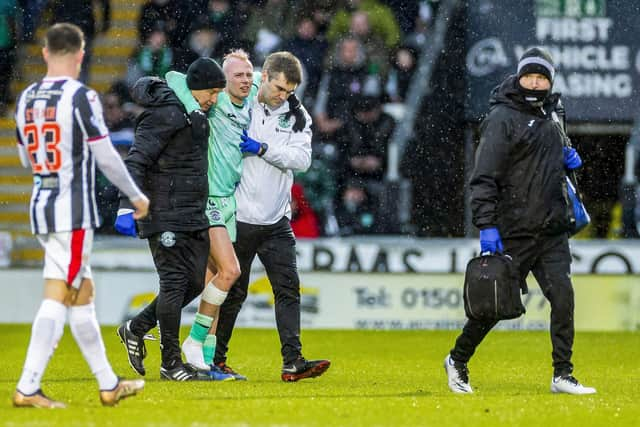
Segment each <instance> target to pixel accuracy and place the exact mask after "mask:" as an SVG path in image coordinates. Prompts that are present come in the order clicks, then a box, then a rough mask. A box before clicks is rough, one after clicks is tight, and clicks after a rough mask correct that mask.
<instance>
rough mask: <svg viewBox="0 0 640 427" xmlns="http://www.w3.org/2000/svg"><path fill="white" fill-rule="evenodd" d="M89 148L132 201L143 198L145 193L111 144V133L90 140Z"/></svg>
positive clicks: (102, 167) (103, 168)
mask: <svg viewBox="0 0 640 427" xmlns="http://www.w3.org/2000/svg"><path fill="white" fill-rule="evenodd" d="M89 149H90V150H91V152H92V153H93V155H94V156H96V163H98V167H99V168H100V170H101V171H102V173H104V176H106V177H107V179H108V180H109V181H111V183H112V184H113V185H115V186H116V187H118V189H119V190H120V191H122V192H123V193H124V194H126V196H127V197H128V198H129V200H131V201H136V200H138V199H141V198H142V197H143V196H144V195H143V194H142V191H140V189H139V188H138V186H137V185H136V184H135V182H133V179H132V178H131V175H129V171H127V167H126V166H125V165H124V162H123V161H122V158H121V157H120V155H119V154H118V152H117V151H116V150H115V148H113V144H111V138H109V135H105V136H103V137H102V138H100V139H94V140H92V141H90V142H89Z"/></svg>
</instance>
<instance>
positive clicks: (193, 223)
mask: <svg viewBox="0 0 640 427" xmlns="http://www.w3.org/2000/svg"><path fill="white" fill-rule="evenodd" d="M225 83H226V80H225V77H224V74H223V72H222V68H221V67H220V66H219V65H218V64H217V63H216V62H215V61H214V60H212V59H210V58H200V59H197V60H196V61H194V62H193V63H192V64H191V65H190V66H189V69H188V71H187V85H188V87H189V89H190V90H191V93H192V94H193V96H194V98H195V99H196V100H197V101H198V104H199V105H200V107H201V110H195V111H193V112H192V113H190V114H187V110H186V109H185V106H184V105H183V104H182V103H181V102H180V100H179V99H178V97H177V96H176V94H175V93H174V92H173V91H172V90H171V88H169V86H168V85H167V83H166V82H165V81H164V80H161V79H159V78H156V77H145V78H142V79H140V80H138V82H137V83H136V84H135V86H134V88H133V93H132V95H133V98H134V100H135V101H136V102H137V103H138V104H139V105H141V106H143V107H144V108H145V110H144V112H143V113H142V114H141V115H140V117H139V118H138V120H137V123H136V130H135V141H134V144H133V146H132V148H131V151H130V152H129V155H128V156H127V158H126V159H125V164H126V165H127V169H128V170H129V172H130V173H131V176H132V177H133V178H134V180H135V182H136V184H138V185H139V186H140V187H141V188H143V189H144V191H145V192H146V193H147V194H148V195H149V199H150V200H151V205H150V208H149V215H148V216H147V218H145V219H144V220H140V221H138V222H137V232H136V223H135V221H134V220H133V216H132V211H131V209H129V207H128V206H127V205H126V201H125V200H124V199H123V201H122V202H121V205H120V208H121V209H120V210H119V211H118V218H117V220H116V224H115V227H116V230H118V231H119V232H120V233H122V234H125V235H130V236H135V235H136V234H138V235H139V236H140V237H141V238H145V239H148V241H149V248H150V249H151V254H152V256H153V261H154V263H155V266H156V269H157V271H158V276H159V278H160V291H159V293H158V296H157V297H156V298H155V299H154V300H153V302H152V303H151V304H149V305H148V306H147V307H146V308H145V309H144V310H143V311H142V312H141V313H140V314H138V315H137V316H136V317H134V318H133V319H131V320H130V321H128V322H126V323H125V324H123V325H122V326H121V327H120V328H118V335H119V336H120V339H121V340H122V342H123V344H124V346H125V349H126V350H127V355H128V358H129V362H130V364H131V367H132V368H133V369H134V370H135V371H136V372H138V373H139V374H141V375H144V374H145V369H144V366H143V365H142V359H144V355H145V347H144V341H143V337H144V335H145V334H146V333H147V332H148V331H149V330H150V329H152V328H153V327H155V326H156V319H157V321H158V322H159V324H160V332H161V338H160V339H161V349H162V366H161V368H160V376H161V378H163V379H167V380H173V381H187V380H194V379H208V378H209V377H208V376H206V375H205V376H202V375H199V374H198V372H197V371H196V370H195V369H191V368H190V367H189V366H185V365H184V364H183V362H182V358H181V355H180V345H179V327H180V315H181V310H182V308H183V307H184V306H186V305H187V304H189V302H191V301H192V300H193V299H194V298H195V297H197V296H198V295H200V293H201V292H202V288H203V284H204V276H205V271H206V266H207V254H208V252H209V234H208V228H209V222H208V220H207V218H206V216H205V204H206V201H207V195H208V180H207V149H208V140H209V122H208V120H207V116H206V114H205V113H204V111H207V110H208V109H209V108H210V107H211V105H213V104H215V102H216V100H217V97H218V93H220V92H221V91H222V89H223V88H224V86H225Z"/></svg>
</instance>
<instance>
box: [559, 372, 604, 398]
mask: <svg viewBox="0 0 640 427" xmlns="http://www.w3.org/2000/svg"><path fill="white" fill-rule="evenodd" d="M551 393H567V394H595V393H596V389H595V388H593V387H585V386H583V385H582V384H580V382H579V381H578V380H577V379H575V377H574V376H573V375H563V376H560V377H553V378H552V379H551Z"/></svg>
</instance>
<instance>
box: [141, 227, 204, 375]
mask: <svg viewBox="0 0 640 427" xmlns="http://www.w3.org/2000/svg"><path fill="white" fill-rule="evenodd" d="M163 234H164V233H158V234H154V235H153V236H150V237H149V248H150V249H151V255H152V256H153V262H154V264H155V266H156V270H157V272H158V276H159V278H160V291H159V292H158V296H157V297H156V298H155V299H154V300H153V301H152V302H151V304H149V305H148V306H147V307H145V309H144V310H142V311H141V312H140V313H139V314H138V315H137V316H136V317H134V318H133V319H132V320H131V325H130V329H131V332H133V333H134V334H135V335H137V336H143V335H144V334H146V333H147V332H148V331H149V330H151V329H152V328H153V327H155V326H156V322H157V323H159V324H160V343H161V349H162V366H163V367H165V368H170V367H172V366H174V364H175V363H176V362H177V361H182V357H181V355H180V341H179V336H180V317H181V314H182V308H183V307H185V306H186V305H188V304H189V303H190V302H191V301H193V299H194V298H196V297H197V296H198V295H200V293H201V292H202V290H203V288H204V279H205V272H206V268H207V257H208V256H209V232H208V230H207V229H204V230H198V231H193V232H175V233H174V234H175V242H174V243H173V244H172V241H171V239H166V238H164V239H163V237H162V236H163Z"/></svg>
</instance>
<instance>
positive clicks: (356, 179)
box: [0, 0, 624, 238]
mask: <svg viewBox="0 0 640 427" xmlns="http://www.w3.org/2000/svg"><path fill="white" fill-rule="evenodd" d="M439 3H440V2H439V1H438V0H415V1H400V0H302V1H293V0H193V1H183V0H147V1H146V2H144V3H143V5H142V6H141V9H140V13H139V19H138V22H137V30H138V46H137V48H136V49H135V51H134V52H133V53H132V55H131V56H130V57H129V59H128V66H127V72H126V75H123V76H118V77H117V78H116V79H114V81H113V84H112V86H111V88H110V89H109V90H108V91H107V93H104V94H102V95H103V97H104V98H103V101H104V105H105V119H106V122H107V125H108V126H109V129H110V130H111V132H112V134H113V135H114V137H113V142H114V144H115V145H116V147H117V149H118V150H119V151H120V152H121V154H123V155H125V154H126V153H127V151H128V149H129V147H130V145H131V143H132V140H133V127H134V123H135V119H136V116H137V115H138V114H139V113H140V111H141V108H140V107H139V106H137V105H135V103H133V101H132V99H131V96H130V88H131V87H132V86H133V84H134V83H135V81H136V80H137V79H138V78H140V77H143V76H159V77H164V75H165V73H167V72H168V71H170V70H175V71H180V72H186V69H187V67H188V65H189V64H191V63H192V62H193V61H194V60H195V59H197V58H198V57H211V58H214V59H216V60H218V61H219V62H220V61H221V59H222V57H223V55H224V54H225V53H227V52H228V51H229V50H231V49H233V48H241V49H244V50H245V51H247V52H249V53H250V55H251V60H252V62H253V63H254V64H255V66H256V70H259V69H260V66H261V65H262V62H263V61H264V58H265V57H266V56H267V55H268V54H269V53H271V52H274V51H277V50H287V51H290V52H292V53H293V54H295V55H296V56H297V57H299V58H300V60H301V62H302V64H303V67H304V73H305V78H304V82H305V83H304V84H303V85H301V87H299V88H298V89H297V91H296V93H297V95H298V97H299V98H300V99H301V101H302V102H303V104H304V105H305V106H306V107H307V109H308V110H309V111H310V112H311V114H312V118H313V131H314V132H313V156H314V159H313V163H312V166H311V168H310V169H309V170H308V171H307V172H305V173H300V174H298V176H296V186H295V187H294V191H293V192H292V201H293V206H294V207H295V210H294V218H293V223H292V225H293V227H294V231H295V233H296V235H297V236H298V237H308V238H313V237H318V236H334V235H353V234H374V233H376V234H385V233H397V232H399V231H400V232H410V233H412V234H416V235H418V236H445V237H446V236H462V235H463V233H464V230H463V227H462V223H463V219H462V213H461V212H463V211H464V206H463V203H462V201H461V200H460V201H458V200H455V201H453V200H439V199H440V198H438V200H432V199H433V194H435V193H437V192H438V191H439V190H440V189H441V188H442V186H443V185H444V186H449V187H451V188H452V189H453V190H452V191H457V189H460V188H461V187H462V185H463V183H462V179H463V178H462V176H463V174H464V172H463V171H462V167H463V162H462V161H460V160H461V158H462V155H460V154H452V151H451V146H450V145H449V143H448V142H446V141H444V140H445V139H446V140H455V139H460V142H461V141H462V136H461V135H457V136H456V135H455V132H454V133H451V132H449V133H447V135H446V137H445V136H443V132H442V129H440V128H439V126H448V127H449V131H451V129H455V128H457V127H458V126H457V122H456V123H453V122H451V120H452V119H451V117H454V119H453V120H454V121H455V117H456V114H457V113H456V111H453V110H455V109H456V108H458V107H457V105H458V104H459V103H460V102H461V101H460V100H457V98H456V96H458V95H459V94H458V95H456V94H455V93H446V94H445V95H444V96H441V94H440V93H439V92H438V91H437V90H435V89H434V91H433V92H434V95H433V97H434V98H436V101H435V102H432V103H431V105H430V106H429V105H427V106H425V107H423V108H422V110H421V111H420V114H421V115H423V116H425V117H424V119H425V120H424V123H422V127H423V129H422V130H420V129H417V130H416V133H415V140H416V141H420V140H422V141H431V142H430V143H429V144H425V143H422V144H421V146H420V147H419V149H416V150H415V152H413V151H411V150H409V151H410V152H409V153H405V156H404V158H403V159H401V170H402V173H403V176H404V177H406V178H407V179H409V180H410V181H411V183H412V186H413V201H412V205H413V207H412V209H411V212H410V216H411V218H412V222H414V224H412V225H411V226H410V227H409V228H406V229H403V230H399V229H398V224H397V223H395V222H394V218H393V217H390V216H389V215H388V210H385V209H382V208H381V206H382V205H384V202H385V197H386V196H387V194H385V185H384V183H385V174H386V172H387V158H388V153H387V146H388V143H389V141H390V139H391V137H392V135H393V133H394V129H395V126H396V124H397V122H398V120H399V119H401V118H402V116H403V112H404V105H403V103H404V101H405V97H406V94H407V90H408V88H409V85H410V82H411V79H412V77H413V74H414V71H415V70H416V65H417V60H418V59H419V55H420V53H421V51H422V49H423V48H424V46H426V45H428V42H429V38H430V36H431V33H430V31H431V28H432V26H433V25H432V24H433V22H434V18H435V16H436V14H437V12H438V6H439ZM97 5H99V6H100V7H99V8H97V7H96V6H97ZM47 8H49V10H50V11H51V12H50V13H49V15H50V16H55V17H56V20H58V21H60V20H64V21H66V22H72V23H76V24H78V25H79V26H80V28H81V29H82V30H83V32H84V33H85V34H86V35H87V46H86V51H87V53H88V54H87V55H86V56H85V60H84V61H85V62H84V66H83V73H82V74H81V76H80V79H81V80H82V81H84V82H87V80H88V79H89V75H88V69H89V67H88V64H89V61H91V56H92V55H91V48H92V40H93V39H94V38H95V37H96V36H97V35H98V34H100V33H104V32H106V31H107V30H108V29H109V28H110V21H111V20H110V13H111V12H110V10H111V8H110V0H101V1H100V2H93V1H92V0H82V1H80V0H50V1H48V2H47V1H46V0H10V1H7V2H3V8H2V9H0V18H2V20H1V23H2V25H0V70H2V72H3V74H4V75H11V74H12V70H13V69H14V64H15V60H16V46H17V45H18V44H19V43H23V42H34V38H35V29H36V28H37V27H38V25H39V24H42V25H44V24H45V23H44V22H40V21H44V19H40V17H41V16H44V15H47V12H46V10H47ZM95 9H99V10H95ZM17 21H19V22H17ZM94 60H95V58H94ZM443 62H444V63H443V64H441V65H440V67H441V68H448V69H449V70H450V72H451V73H453V72H454V71H452V70H451V67H450V66H447V64H446V61H443ZM441 83H442V77H439V74H438V73H437V72H436V75H435V76H434V77H433V78H432V84H434V85H436V86H437V85H440V84H441ZM9 86H10V85H9V81H8V80H4V81H2V82H0V107H2V108H6V105H7V104H11V94H10V93H9V92H10V90H9ZM443 86H444V85H443ZM443 91H445V92H447V91H448V89H443ZM454 98H455V99H454ZM443 103H446V104H447V106H446V107H442V104H443ZM449 109H452V111H449ZM432 110H433V111H432ZM0 112H2V111H0ZM5 113H8V111H5ZM443 123H444V124H443ZM458 136H459V137H460V138H458ZM620 142H622V144H620V143H618V142H616V144H609V145H610V146H615V147H617V148H615V153H618V154H620V153H621V150H622V149H623V148H622V147H624V141H620ZM603 144H604V143H603V142H602V141H591V140H590V139H589V138H587V140H586V141H585V142H584V144H583V145H584V146H585V149H584V150H581V151H583V152H584V154H585V160H587V161H586V166H585V169H584V170H585V171H587V172H588V173H587V172H584V175H586V177H585V181H584V184H585V187H589V189H592V191H586V193H587V198H588V201H589V205H590V206H592V207H593V208H592V210H593V212H592V217H593V220H594V224H593V227H592V229H593V230H594V231H593V232H592V235H593V236H594V237H607V235H609V237H611V234H612V230H610V222H611V220H610V213H611V211H612V208H613V207H614V205H615V203H616V202H617V200H618V194H617V193H618V191H617V186H618V181H617V180H618V179H619V176H620V175H621V171H620V170H618V169H620V165H621V162H619V161H614V160H612V159H613V158H614V157H616V155H614V154H615V153H614V152H613V151H611V150H612V149H608V150H604V151H603ZM460 146H462V145H460ZM456 150H457V148H454V149H453V151H454V152H455V151H456ZM596 164H598V165H603V164H605V165H608V166H607V167H606V168H599V167H593V166H590V165H596ZM605 169H606V170H608V171H611V170H614V172H615V173H605V172H604V170H605ZM443 171H445V172H443ZM452 179H453V182H452ZM458 181H459V182H458ZM98 199H99V203H100V213H101V215H102V217H103V219H104V221H103V224H104V225H103V227H102V228H101V229H100V230H99V231H100V232H102V233H113V232H114V230H113V220H114V219H115V212H116V210H117V191H115V189H114V187H113V185H111V184H110V183H109V182H108V180H106V179H105V178H104V177H103V176H98ZM427 206H429V208H427Z"/></svg>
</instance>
